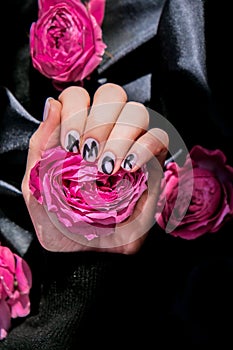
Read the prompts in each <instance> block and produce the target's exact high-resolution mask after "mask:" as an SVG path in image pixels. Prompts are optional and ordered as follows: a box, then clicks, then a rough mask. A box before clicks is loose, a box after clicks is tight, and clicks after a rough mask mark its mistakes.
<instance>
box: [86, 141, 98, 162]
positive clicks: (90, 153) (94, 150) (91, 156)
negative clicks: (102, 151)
mask: <svg viewBox="0 0 233 350" xmlns="http://www.w3.org/2000/svg"><path fill="white" fill-rule="evenodd" d="M98 152H99V143H98V142H97V141H96V140H95V139H92V138H89V139H86V141H85V143H84V146H83V159H85V160H86V161H88V162H94V161H95V160H96V158H97V156H98Z"/></svg>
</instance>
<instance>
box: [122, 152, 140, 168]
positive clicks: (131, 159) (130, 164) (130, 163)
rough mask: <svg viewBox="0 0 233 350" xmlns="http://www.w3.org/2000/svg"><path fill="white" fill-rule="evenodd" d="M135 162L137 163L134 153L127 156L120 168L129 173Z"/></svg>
mask: <svg viewBox="0 0 233 350" xmlns="http://www.w3.org/2000/svg"><path fill="white" fill-rule="evenodd" d="M136 161H137V157H136V154H134V153H131V154H128V156H127V157H126V158H125V159H124V160H123V162H122V163H121V167H122V168H123V169H125V170H128V171H130V170H132V169H133V167H134V166H135V165H136Z"/></svg>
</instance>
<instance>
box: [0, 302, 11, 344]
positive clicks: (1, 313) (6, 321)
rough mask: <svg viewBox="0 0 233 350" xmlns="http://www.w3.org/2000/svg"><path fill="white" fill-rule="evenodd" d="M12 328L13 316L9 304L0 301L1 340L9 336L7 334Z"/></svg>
mask: <svg viewBox="0 0 233 350" xmlns="http://www.w3.org/2000/svg"><path fill="white" fill-rule="evenodd" d="M10 326H11V314H10V309H9V306H8V305H7V303H6V302H5V301H4V300H0V340H1V339H3V338H5V337H6V336H7V332H8V330H9V328H10Z"/></svg>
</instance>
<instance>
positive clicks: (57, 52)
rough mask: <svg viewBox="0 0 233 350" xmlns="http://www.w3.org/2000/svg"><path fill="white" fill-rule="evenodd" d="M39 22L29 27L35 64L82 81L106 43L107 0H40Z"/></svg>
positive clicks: (57, 80)
mask: <svg viewBox="0 0 233 350" xmlns="http://www.w3.org/2000/svg"><path fill="white" fill-rule="evenodd" d="M38 5H39V15H38V20H37V22H35V23H33V24H32V26H31V29H30V51H31V58H32V63H33V66H34V68H36V69H37V70H38V71H39V72H40V73H41V74H43V75H45V76H46V77H48V78H51V79H52V80H53V82H54V84H55V87H56V86H58V87H59V84H61V83H67V82H77V81H82V80H83V79H84V78H85V77H88V76H89V75H90V73H92V72H93V70H94V69H95V68H96V67H97V66H98V65H99V63H100V62H101V60H102V55H103V54H104V50H105V48H106V45H105V44H104V43H103V41H102V31H101V28H100V26H101V24H102V21H103V16H104V8H105V0H90V1H89V2H86V4H85V5H84V4H83V3H82V2H81V1H80V0H66V1H62V0H39V4H38Z"/></svg>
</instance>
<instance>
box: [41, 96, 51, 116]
mask: <svg viewBox="0 0 233 350" xmlns="http://www.w3.org/2000/svg"><path fill="white" fill-rule="evenodd" d="M51 100H53V98H52V97H48V98H47V100H46V101H45V106H44V113H43V121H45V120H46V119H47V118H48V115H49V109H50V101H51Z"/></svg>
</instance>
